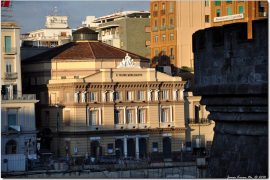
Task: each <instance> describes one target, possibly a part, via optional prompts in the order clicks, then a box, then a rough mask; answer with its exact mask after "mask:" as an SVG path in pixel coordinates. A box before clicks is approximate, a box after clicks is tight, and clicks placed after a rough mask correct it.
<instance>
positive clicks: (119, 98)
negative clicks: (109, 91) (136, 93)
mask: <svg viewBox="0 0 270 180" xmlns="http://www.w3.org/2000/svg"><path fill="white" fill-rule="evenodd" d="M114 100H115V101H120V100H121V93H120V92H117V91H116V92H114Z"/></svg>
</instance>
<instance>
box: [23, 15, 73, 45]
mask: <svg viewBox="0 0 270 180" xmlns="http://www.w3.org/2000/svg"><path fill="white" fill-rule="evenodd" d="M45 27H46V28H44V29H38V30H34V31H31V32H29V33H27V34H24V35H23V36H21V40H22V44H23V46H34V47H56V46H59V45H62V44H65V43H68V42H70V41H71V37H72V30H71V29H70V28H69V26H68V17H67V16H46V22H45Z"/></svg>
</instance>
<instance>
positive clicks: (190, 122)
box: [188, 118, 211, 124]
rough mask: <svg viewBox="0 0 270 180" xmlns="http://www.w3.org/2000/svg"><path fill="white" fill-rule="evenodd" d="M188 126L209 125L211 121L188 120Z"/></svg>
mask: <svg viewBox="0 0 270 180" xmlns="http://www.w3.org/2000/svg"><path fill="white" fill-rule="evenodd" d="M188 124H211V120H209V119H207V118H200V119H194V118H189V119H188Z"/></svg>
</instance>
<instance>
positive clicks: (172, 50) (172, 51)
mask: <svg viewBox="0 0 270 180" xmlns="http://www.w3.org/2000/svg"><path fill="white" fill-rule="evenodd" d="M173 55H174V49H173V48H171V56H173Z"/></svg>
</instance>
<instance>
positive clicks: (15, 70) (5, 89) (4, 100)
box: [1, 22, 38, 171]
mask: <svg viewBox="0 0 270 180" xmlns="http://www.w3.org/2000/svg"><path fill="white" fill-rule="evenodd" d="M1 39H2V42H1V44H2V45H1V49H2V51H1V77H2V79H1V154H2V158H3V159H7V160H6V161H5V162H3V161H2V167H6V166H8V163H10V162H9V160H10V158H11V159H12V156H14V155H21V157H22V158H23V159H24V161H25V158H29V159H31V158H36V147H37V146H36V145H37V144H36V133H37V132H36V126H35V103H37V102H38V101H37V100H36V96H35V95H34V94H23V93H22V85H21V84H22V83H21V59H20V28H19V27H18V26H17V24H16V23H15V22H1ZM11 163H12V162H11ZM5 170H6V169H5V168H4V170H3V171H5ZM9 170H12V169H9ZM13 170H15V169H13Z"/></svg>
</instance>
